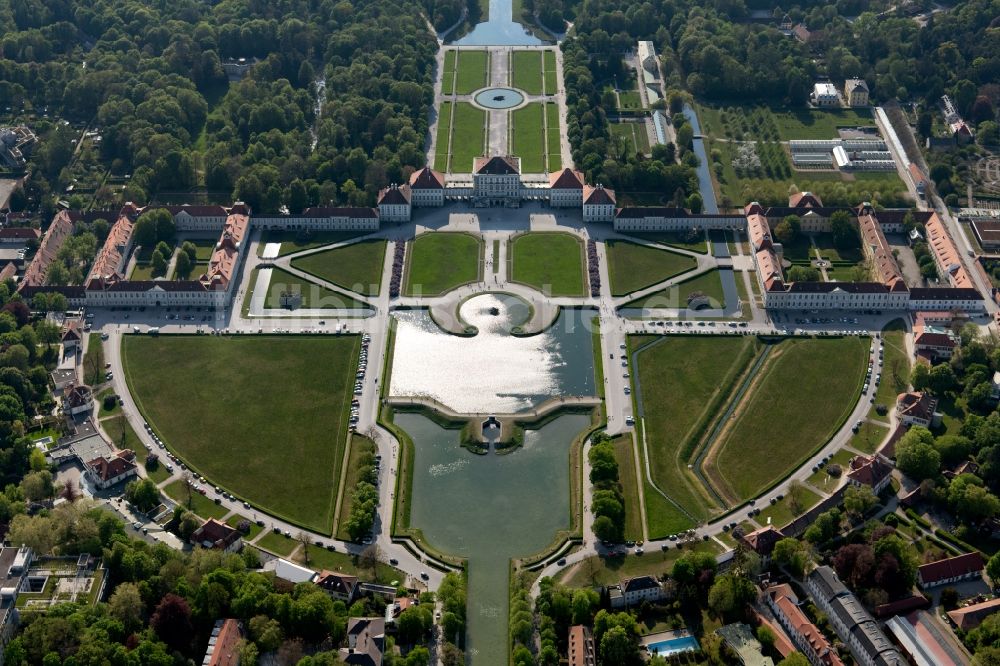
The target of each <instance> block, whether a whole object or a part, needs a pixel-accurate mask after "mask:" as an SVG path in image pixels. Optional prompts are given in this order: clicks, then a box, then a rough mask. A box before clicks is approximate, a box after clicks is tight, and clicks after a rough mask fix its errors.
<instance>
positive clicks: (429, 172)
mask: <svg viewBox="0 0 1000 666" xmlns="http://www.w3.org/2000/svg"><path fill="white" fill-rule="evenodd" d="M410 187H411V188H413V189H414V190H442V189H444V174H442V173H440V172H439V171H434V170H433V169H431V168H430V167H424V168H423V169H421V170H420V171H414V172H413V173H412V174H411V175H410Z"/></svg>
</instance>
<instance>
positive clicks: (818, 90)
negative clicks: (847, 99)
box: [810, 83, 840, 106]
mask: <svg viewBox="0 0 1000 666" xmlns="http://www.w3.org/2000/svg"><path fill="white" fill-rule="evenodd" d="M810 99H811V101H812V103H813V104H815V105H816V106H840V96H839V95H838V94H837V87H836V86H835V85H833V84H832V83H817V84H815V85H814V86H813V91H812V95H810Z"/></svg>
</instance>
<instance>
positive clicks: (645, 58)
mask: <svg viewBox="0 0 1000 666" xmlns="http://www.w3.org/2000/svg"><path fill="white" fill-rule="evenodd" d="M637 56H638V58H639V64H640V65H641V66H642V68H643V69H644V70H646V71H647V72H649V73H650V74H652V75H653V78H654V79H655V78H659V76H660V65H659V63H658V62H657V60H656V47H654V46H653V42H649V41H641V42H639V48H638V53H637Z"/></svg>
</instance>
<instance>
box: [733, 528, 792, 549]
mask: <svg viewBox="0 0 1000 666" xmlns="http://www.w3.org/2000/svg"><path fill="white" fill-rule="evenodd" d="M784 538H785V535H784V534H782V533H781V530H779V529H777V528H775V527H774V525H766V526H764V527H761V528H760V529H758V530H754V531H753V532H750V534H744V535H743V538H742V541H743V542H744V543H745V544H746V545H747V547H748V548H749V549H750V550H752V551H754V552H755V553H757V554H758V555H765V556H766V555H770V554H771V551H773V550H774V544H776V543H778V542H779V541H781V540H782V539H784Z"/></svg>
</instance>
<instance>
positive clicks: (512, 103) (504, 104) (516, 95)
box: [472, 88, 527, 111]
mask: <svg viewBox="0 0 1000 666" xmlns="http://www.w3.org/2000/svg"><path fill="white" fill-rule="evenodd" d="M526 99H527V97H526V96H525V94H524V93H523V92H521V91H519V90H515V89H514V88H484V89H482V90H479V91H477V92H475V93H474V94H473V96H472V101H473V103H474V104H475V105H476V106H478V107H480V108H483V109H487V110H493V111H496V110H501V109H516V108H518V107H520V106H523V105H524V103H525V100H526Z"/></svg>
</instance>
